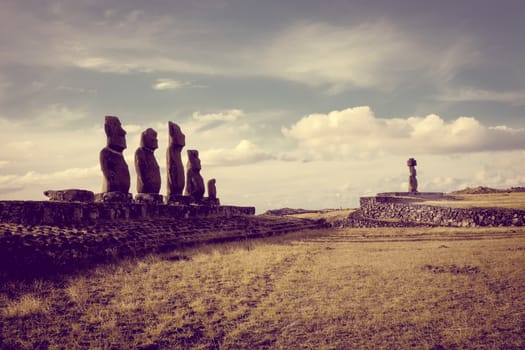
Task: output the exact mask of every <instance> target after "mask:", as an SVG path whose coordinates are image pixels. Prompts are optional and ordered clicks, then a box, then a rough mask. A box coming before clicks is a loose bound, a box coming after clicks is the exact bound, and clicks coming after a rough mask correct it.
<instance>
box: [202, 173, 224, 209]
mask: <svg viewBox="0 0 525 350" xmlns="http://www.w3.org/2000/svg"><path fill="white" fill-rule="evenodd" d="M215 183H216V180H215V179H210V180H208V184H207V185H208V197H206V198H204V204H208V205H220V204H221V203H220V201H219V198H217V188H216V187H215Z"/></svg>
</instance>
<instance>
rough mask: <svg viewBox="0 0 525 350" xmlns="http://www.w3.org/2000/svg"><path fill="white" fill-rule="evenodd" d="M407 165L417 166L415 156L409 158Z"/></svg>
mask: <svg viewBox="0 0 525 350" xmlns="http://www.w3.org/2000/svg"><path fill="white" fill-rule="evenodd" d="M407 165H408V166H416V165H417V162H416V160H415V159H414V158H409V159H408V160H407Z"/></svg>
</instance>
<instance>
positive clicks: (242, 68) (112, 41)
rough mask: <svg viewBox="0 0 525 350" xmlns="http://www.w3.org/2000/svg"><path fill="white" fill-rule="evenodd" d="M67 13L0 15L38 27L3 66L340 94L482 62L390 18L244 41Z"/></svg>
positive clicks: (133, 16)
mask: <svg viewBox="0 0 525 350" xmlns="http://www.w3.org/2000/svg"><path fill="white" fill-rule="evenodd" d="M207 6H209V5H207ZM60 16H61V17H62V18H74V19H75V20H76V21H75V20H71V21H70V22H68V21H65V20H62V21H60V20H57V21H46V20H43V19H42V18H41V17H40V16H37V15H34V14H31V13H29V12H28V11H20V10H19V11H11V12H8V13H6V14H4V16H2V17H0V19H2V20H3V21H0V22H3V23H5V24H4V27H3V28H4V29H5V32H10V31H14V30H15V29H16V28H17V27H16V26H17V25H18V23H31V27H30V28H29V27H28V28H27V29H28V30H27V33H21V32H20V31H17V35H18V38H19V40H16V41H15V40H11V41H8V42H5V43H4V44H5V45H6V47H5V50H4V51H5V54H4V55H3V57H2V58H3V61H4V62H17V63H26V64H31V65H45V66H49V65H50V66H53V67H57V66H60V67H63V66H73V67H79V68H83V69H88V70H93V71H97V72H104V73H115V74H130V73H152V72H157V73H161V72H162V73H166V72H170V73H191V74H203V75H225V76H263V77H272V78H278V79H286V80H292V81H296V82H300V83H302V84H307V85H310V86H320V87H323V88H324V89H325V90H326V91H327V92H328V93H338V92H340V91H342V90H344V89H345V88H347V87H348V86H358V87H375V88H381V89H385V88H386V89H392V88H394V87H396V86H398V84H400V83H401V82H402V81H406V80H407V79H408V78H407V77H409V78H410V79H412V78H413V76H414V74H416V73H417V74H419V76H420V77H427V78H430V79H444V80H449V79H451V77H453V76H454V75H455V74H456V72H457V71H458V68H460V67H463V66H465V65H468V64H472V63H473V62H475V61H476V60H479V58H478V57H477V56H476V50H475V49H474V48H473V46H474V45H473V44H472V41H471V40H469V39H468V38H465V37H459V38H454V39H451V40H443V41H442V42H439V41H438V40H436V41H434V42H429V41H428V40H423V39H421V38H419V37H418V36H417V33H413V32H411V31H407V30H403V29H402V28H401V26H399V25H397V24H395V23H394V22H393V21H389V20H387V19H385V18H382V19H379V20H378V19H368V20H367V19H363V21H362V23H357V24H347V25H339V26H336V25H332V24H330V23H325V22H313V21H312V22H306V21H292V22H291V23H290V24H289V25H288V26H284V27H283V28H282V29H281V30H271V31H268V32H267V33H262V35H255V34H253V33H247V34H246V35H247V36H248V35H253V37H254V40H251V44H247V41H245V40H241V41H239V40H236V39H237V38H233V37H229V36H228V35H224V32H223V31H221V30H220V29H221V28H215V27H208V26H207V23H199V24H194V23H191V22H190V21H188V19H187V18H184V17H182V16H180V15H179V16H178V14H177V13H170V14H160V15H152V14H151V13H147V12H142V11H137V10H123V9H118V8H116V9H111V10H107V9H106V10H105V11H104V12H102V13H101V14H100V15H99V17H97V19H96V20H93V19H92V18H90V17H88V16H87V15H86V14H85V11H83V10H80V9H79V8H76V7H75V6H74V5H71V6H68V7H65V9H64V11H63V12H61V14H60ZM73 23H74V24H73ZM217 29H219V30H217ZM196 39H198V42H199V45H195V40H196ZM35 51H38V52H40V53H41V54H39V55H34V54H32V53H34V52H35ZM158 84H159V83H157V84H156V85H158ZM160 84H161V85H160V88H162V86H163V85H162V82H160Z"/></svg>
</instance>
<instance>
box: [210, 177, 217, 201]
mask: <svg viewBox="0 0 525 350" xmlns="http://www.w3.org/2000/svg"><path fill="white" fill-rule="evenodd" d="M216 182H217V181H216V180H215V179H210V180H208V198H209V199H217V188H216V187H215V183H216Z"/></svg>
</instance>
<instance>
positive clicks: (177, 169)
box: [166, 122, 186, 198]
mask: <svg viewBox="0 0 525 350" xmlns="http://www.w3.org/2000/svg"><path fill="white" fill-rule="evenodd" d="M168 128H169V146H168V149H167V151H166V169H167V175H168V176H167V191H166V193H167V197H168V198H170V197H172V196H178V195H182V191H183V190H184V185H185V179H184V165H183V164H182V158H181V152H182V149H183V148H184V146H185V145H186V137H185V136H184V134H183V133H182V131H181V130H180V127H179V126H178V125H177V124H175V123H173V122H168ZM173 198H174V197H173Z"/></svg>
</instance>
